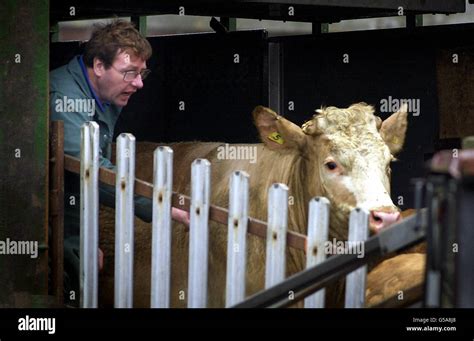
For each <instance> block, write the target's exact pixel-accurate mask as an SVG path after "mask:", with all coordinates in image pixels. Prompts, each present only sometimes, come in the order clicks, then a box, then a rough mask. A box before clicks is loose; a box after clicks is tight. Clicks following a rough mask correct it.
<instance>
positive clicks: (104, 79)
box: [95, 52, 146, 107]
mask: <svg viewBox="0 0 474 341" xmlns="http://www.w3.org/2000/svg"><path fill="white" fill-rule="evenodd" d="M144 69H146V62H145V61H144V60H143V59H141V58H139V57H136V56H135V55H133V54H129V53H127V52H121V53H120V54H118V55H117V57H115V60H114V62H113V63H112V66H111V67H110V68H108V69H105V68H104V67H102V68H101V70H100V72H99V74H97V72H95V73H96V79H97V84H96V85H97V90H98V92H99V93H98V95H99V97H100V99H101V100H102V101H104V102H110V103H112V104H115V105H117V106H120V107H123V106H125V105H127V103H128V99H129V98H130V96H132V94H133V93H135V92H136V91H137V90H138V89H141V88H142V87H143V80H142V78H141V76H140V75H137V77H135V78H134V79H133V80H131V81H125V80H124V74H125V72H127V71H136V72H141V71H142V70H144Z"/></svg>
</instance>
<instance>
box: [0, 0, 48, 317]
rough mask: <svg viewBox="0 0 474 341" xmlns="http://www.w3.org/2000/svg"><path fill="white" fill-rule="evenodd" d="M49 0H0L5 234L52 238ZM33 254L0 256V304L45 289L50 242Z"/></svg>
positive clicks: (0, 190)
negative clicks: (49, 131) (50, 200)
mask: <svg viewBox="0 0 474 341" xmlns="http://www.w3.org/2000/svg"><path fill="white" fill-rule="evenodd" d="M49 2H50V1H49V0H37V1H30V0H2V1H0V23H1V24H0V42H1V43H0V117H1V121H2V123H1V124H0V146H1V147H0V160H1V162H0V240H6V239H7V238H9V239H10V240H24V241H31V242H32V243H33V242H37V243H38V244H46V243H47V236H48V234H47V225H48V189H49V186H48V172H49V170H48V166H49V165H48V159H49V156H48V139H49V136H48V130H49V115H48V112H49V110H48V106H49V101H48V92H49V89H48V74H49ZM30 255H31V256H33V254H30ZM36 256H37V258H35V259H33V258H30V257H28V256H24V257H9V256H8V257H5V256H2V257H0V269H2V270H1V271H2V279H1V282H0V283H1V290H0V302H2V306H3V307H10V306H14V307H15V308H20V307H28V308H32V306H31V305H29V306H24V305H22V302H15V299H14V298H15V297H16V296H18V295H15V293H19V292H20V291H21V292H23V293H28V294H31V295H47V294H48V255H47V249H46V248H43V249H41V248H39V249H38V254H37V255H36ZM19 269H21V271H19ZM33 304H34V305H35V306H36V305H37V304H36V303H35V301H33ZM38 304H39V305H41V302H39V303H38Z"/></svg>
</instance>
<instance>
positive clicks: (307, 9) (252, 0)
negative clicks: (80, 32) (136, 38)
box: [51, 0, 465, 22]
mask: <svg viewBox="0 0 474 341" xmlns="http://www.w3.org/2000/svg"><path fill="white" fill-rule="evenodd" d="M400 3H401V2H400V1H399V0H380V1H377V2H375V1H371V0H291V1H290V0H286V1H285V0H273V1H272V0H266V1H263V0H183V1H180V2H179V3H176V1H173V0H165V1H153V0H145V1H141V2H140V4H136V3H134V2H129V1H126V0H121V1H107V0H102V1H99V0H94V1H93V0H85V1H82V2H81V4H76V5H75V11H76V16H75V17H71V16H70V15H69V7H70V6H71V5H70V4H69V3H63V2H61V1H59V0H52V1H51V19H52V22H56V21H63V20H78V19H86V18H100V17H111V16H113V15H118V16H130V15H132V16H141V15H155V14H178V13H179V12H180V7H181V8H184V9H185V14H186V15H202V16H215V17H230V18H254V19H270V20H288V21H302V22H337V21H340V20H347V19H358V18H373V17H384V16H396V15H398V11H399V7H400V6H401V4H400ZM290 6H291V8H292V10H291V11H289V9H290ZM403 9H404V12H405V13H406V14H423V13H426V14H431V13H445V14H452V13H459V12H464V11H465V1H464V0H451V1H445V0H431V1H424V0H411V1H404V2H403Z"/></svg>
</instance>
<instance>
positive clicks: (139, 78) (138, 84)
mask: <svg viewBox="0 0 474 341" xmlns="http://www.w3.org/2000/svg"><path fill="white" fill-rule="evenodd" d="M132 85H133V86H134V87H136V88H137V89H141V88H143V80H142V76H141V75H138V76H137V77H136V78H135V79H134V80H133V81H132Z"/></svg>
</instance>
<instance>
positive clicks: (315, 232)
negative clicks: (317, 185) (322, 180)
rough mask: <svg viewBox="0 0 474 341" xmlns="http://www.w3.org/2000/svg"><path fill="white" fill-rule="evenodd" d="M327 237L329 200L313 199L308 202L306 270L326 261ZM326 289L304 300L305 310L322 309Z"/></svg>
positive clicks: (322, 198)
mask: <svg viewBox="0 0 474 341" xmlns="http://www.w3.org/2000/svg"><path fill="white" fill-rule="evenodd" d="M328 235H329V200H328V199H326V198H324V197H315V198H313V199H311V201H310V202H309V217H308V247H307V249H306V268H307V269H308V268H310V267H312V266H315V265H317V264H320V263H322V262H324V261H325V260H326V252H325V248H324V243H325V242H326V241H327V240H328ZM325 294H326V289H325V288H322V289H320V290H319V291H317V292H316V293H314V294H313V295H311V296H308V297H306V298H305V300H304V307H305V308H324V300H325Z"/></svg>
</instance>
